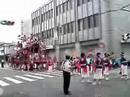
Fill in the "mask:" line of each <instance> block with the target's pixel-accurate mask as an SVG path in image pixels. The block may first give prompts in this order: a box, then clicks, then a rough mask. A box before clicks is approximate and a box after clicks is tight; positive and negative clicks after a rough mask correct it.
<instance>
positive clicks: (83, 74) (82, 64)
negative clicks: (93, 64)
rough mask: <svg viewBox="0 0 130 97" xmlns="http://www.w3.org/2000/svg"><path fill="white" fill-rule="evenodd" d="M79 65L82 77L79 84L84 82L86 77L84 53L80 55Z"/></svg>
mask: <svg viewBox="0 0 130 97" xmlns="http://www.w3.org/2000/svg"><path fill="white" fill-rule="evenodd" d="M80 64H81V77H82V81H81V82H85V78H86V77H87V66H86V56H85V54H84V53H81V59H80Z"/></svg>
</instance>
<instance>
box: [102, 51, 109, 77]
mask: <svg viewBox="0 0 130 97" xmlns="http://www.w3.org/2000/svg"><path fill="white" fill-rule="evenodd" d="M103 66H104V70H103V75H104V78H105V80H109V74H110V69H109V68H110V60H109V58H108V54H107V53H105V54H104V58H103Z"/></svg>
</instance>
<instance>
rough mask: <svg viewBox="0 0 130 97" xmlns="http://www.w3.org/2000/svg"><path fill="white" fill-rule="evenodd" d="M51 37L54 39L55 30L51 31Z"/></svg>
mask: <svg viewBox="0 0 130 97" xmlns="http://www.w3.org/2000/svg"><path fill="white" fill-rule="evenodd" d="M51 37H52V38H53V37H54V29H51Z"/></svg>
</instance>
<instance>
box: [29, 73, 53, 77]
mask: <svg viewBox="0 0 130 97" xmlns="http://www.w3.org/2000/svg"><path fill="white" fill-rule="evenodd" d="M30 74H34V75H38V76H43V77H50V78H52V77H54V76H51V75H45V74H39V73H30Z"/></svg>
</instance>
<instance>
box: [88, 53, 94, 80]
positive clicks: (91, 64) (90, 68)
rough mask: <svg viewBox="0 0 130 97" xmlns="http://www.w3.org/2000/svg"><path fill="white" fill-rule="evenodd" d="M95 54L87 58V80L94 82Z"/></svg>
mask: <svg viewBox="0 0 130 97" xmlns="http://www.w3.org/2000/svg"><path fill="white" fill-rule="evenodd" d="M93 63H94V62H93V55H92V54H89V55H88V56H87V58H86V65H87V77H88V79H87V82H92V76H93Z"/></svg>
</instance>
